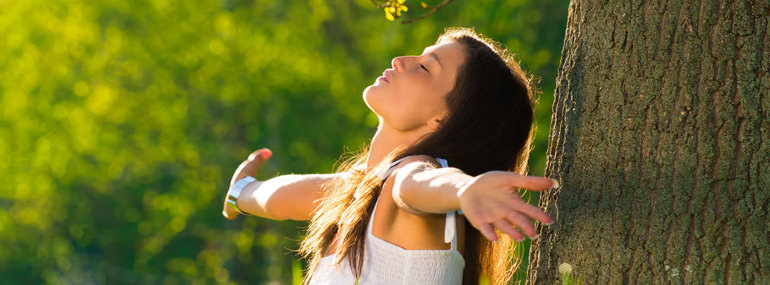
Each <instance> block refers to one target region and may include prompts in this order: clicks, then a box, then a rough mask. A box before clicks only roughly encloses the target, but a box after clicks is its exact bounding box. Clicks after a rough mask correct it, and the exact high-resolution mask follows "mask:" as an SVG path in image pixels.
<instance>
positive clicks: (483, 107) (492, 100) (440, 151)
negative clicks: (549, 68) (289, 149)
mask: <svg viewBox="0 0 770 285" xmlns="http://www.w3.org/2000/svg"><path fill="white" fill-rule="evenodd" d="M445 42H458V43H461V44H462V46H463V48H464V51H465V55H466V56H465V60H464V62H463V64H462V65H461V66H460V67H459V69H458V74H457V78H456V82H455V86H454V88H453V89H452V91H450V92H449V93H448V94H447V95H446V104H447V110H448V114H447V117H446V118H444V120H443V121H442V122H441V125H440V126H439V127H438V128H437V129H436V130H435V131H434V132H432V133H430V134H428V135H426V136H424V137H422V138H420V139H419V140H418V141H417V142H415V143H414V144H412V145H409V146H404V147H402V148H399V149H396V150H394V151H393V152H391V153H390V155H388V157H386V158H385V159H383V161H382V162H381V163H380V164H379V165H378V166H377V167H375V168H373V170H372V171H369V172H367V171H366V167H365V165H366V158H367V156H368V152H367V151H362V152H361V153H360V154H359V155H357V156H355V157H352V158H349V159H348V160H346V161H345V162H344V163H343V164H341V166H340V167H339V168H338V169H339V170H338V171H340V172H343V171H344V172H348V173H350V174H351V175H346V176H344V177H342V178H340V179H335V180H333V181H331V182H329V183H328V184H326V185H324V195H323V198H322V200H321V202H320V204H319V206H318V209H317V210H316V212H315V215H314V216H313V219H312V220H311V222H310V226H309V229H308V235H307V237H306V238H305V239H304V240H303V242H302V245H301V247H300V253H301V254H302V255H303V256H304V257H305V258H309V266H308V271H307V274H306V275H305V283H308V281H309V280H310V278H311V275H312V273H313V272H314V271H315V269H316V267H317V266H318V263H319V261H320V259H321V258H322V257H323V256H324V255H325V252H326V251H327V250H328V249H329V247H330V246H331V244H332V243H333V241H334V239H335V237H339V239H338V244H336V257H335V263H336V264H338V263H340V262H342V261H343V260H344V259H345V257H347V258H348V262H349V264H350V268H351V269H352V270H353V273H354V275H355V276H360V275H361V272H362V267H363V256H364V239H365V236H366V228H367V222H368V221H369V218H370V216H371V214H372V211H373V210H374V204H375V201H376V200H377V198H378V197H379V194H380V192H381V189H382V181H381V180H380V178H378V177H377V175H376V174H375V173H376V172H377V171H378V170H380V169H382V168H383V167H385V166H387V165H388V164H389V163H390V162H392V161H394V160H397V159H400V158H402V157H406V156H410V155H419V154H422V155H429V156H432V157H440V158H444V159H446V160H447V161H448V162H449V164H450V166H452V167H456V168H459V169H461V170H462V171H464V172H465V173H466V174H468V175H472V176H476V175H479V174H482V173H484V172H487V171H491V170H506V171H514V172H518V173H521V174H524V173H525V171H526V165H527V159H528V158H529V152H530V150H531V143H532V134H533V127H532V126H533V117H534V115H533V104H534V99H533V96H534V93H535V89H534V84H533V80H532V78H531V77H530V76H529V75H527V73H526V72H524V71H523V70H522V69H521V67H520V65H519V64H518V62H516V61H515V60H514V58H513V54H511V53H510V52H509V51H508V50H506V49H504V48H502V47H501V45H500V44H499V43H498V42H496V41H494V40H491V39H489V38H487V37H484V36H482V35H479V34H477V33H476V32H475V31H474V30H473V29H469V28H447V29H446V30H445V32H444V33H443V34H441V35H440V36H439V38H438V40H437V41H436V44H440V43H445ZM465 229H466V230H465V248H464V258H465V261H466V263H465V264H466V266H465V269H464V271H463V284H478V282H479V278H480V277H481V276H486V277H488V278H489V280H490V281H491V283H492V284H505V283H507V282H508V281H509V280H510V279H511V277H512V275H513V272H514V270H515V269H516V268H517V267H518V265H519V260H518V258H517V257H516V254H515V253H516V246H517V244H516V243H514V242H513V240H512V239H511V238H510V237H509V236H507V235H503V234H499V233H498V236H499V239H498V242H497V243H494V244H493V243H492V242H490V241H488V240H487V239H486V238H484V237H483V236H482V235H481V234H480V233H479V232H478V230H476V228H474V227H473V226H471V225H470V223H468V222H467V221H466V227H465Z"/></svg>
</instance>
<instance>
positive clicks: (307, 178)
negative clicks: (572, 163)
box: [223, 28, 558, 284]
mask: <svg viewBox="0 0 770 285" xmlns="http://www.w3.org/2000/svg"><path fill="white" fill-rule="evenodd" d="M392 66H393V68H392V69H387V70H385V72H383V76H381V77H379V78H377V80H376V82H375V83H374V84H373V85H372V86H369V87H367V88H366V89H365V90H364V94H363V97H364V101H365V102H366V104H367V106H368V107H369V108H370V109H371V110H372V111H373V112H375V113H376V114H377V116H378V118H379V126H378V128H377V132H376V133H375V135H374V137H373V138H372V141H371V144H370V147H369V149H368V151H365V152H363V153H361V154H360V155H358V157H356V158H354V159H352V160H350V161H348V162H347V163H346V164H345V165H343V166H342V167H341V171H339V172H338V173H335V174H308V175H282V176H278V177H275V178H272V179H270V180H267V181H255V182H252V180H253V178H248V177H247V176H249V175H250V176H254V175H255V173H256V171H257V168H258V167H259V165H260V164H262V163H263V162H264V161H265V160H267V159H268V158H270V156H271V155H272V154H271V152H270V151H269V150H267V149H261V150H257V151H255V152H254V153H252V154H251V156H249V159H248V160H246V161H244V162H243V163H241V165H240V166H239V168H238V169H237V170H236V172H235V174H234V176H233V181H232V183H231V185H235V186H237V187H235V186H233V187H231V191H230V192H229V193H230V194H231V195H228V196H229V197H230V201H231V202H229V203H228V202H226V203H225V209H224V213H223V214H224V215H225V217H227V218H229V219H234V218H235V217H236V216H237V214H238V212H239V211H242V212H241V213H244V212H245V213H249V214H252V215H257V216H261V217H266V218H271V219H294V220H308V219H309V220H310V227H309V231H308V235H307V237H306V238H305V240H304V241H303V242H302V247H301V249H300V251H301V252H302V253H303V254H304V255H305V257H308V258H309V264H310V266H309V269H308V274H306V279H305V283H309V284H353V283H356V282H358V283H359V284H459V283H460V282H462V283H463V284H477V283H478V282H479V278H480V276H481V275H486V276H487V277H488V278H490V281H491V282H492V283H493V284H502V283H506V282H507V281H508V280H510V278H511V274H512V272H513V270H514V269H515V267H516V265H517V263H516V262H514V259H515V258H514V256H513V254H514V250H513V248H514V244H513V242H512V240H511V238H513V239H516V240H518V241H523V239H524V234H526V235H527V236H529V237H530V238H534V237H535V234H536V231H535V227H534V226H533V224H532V222H531V219H534V220H537V221H540V222H543V223H546V224H550V223H551V218H550V217H548V215H546V214H545V213H544V212H543V211H541V210H540V209H538V208H537V207H534V206H531V205H529V204H528V203H526V202H525V201H523V200H522V199H521V198H520V197H519V196H518V195H517V194H518V192H517V191H516V189H518V188H526V189H530V190H537V191H542V190H546V189H549V188H551V187H556V185H558V183H556V181H554V180H550V179H547V178H543V177H531V176H523V175H520V174H519V173H524V171H525V168H526V162H527V158H528V155H529V151H530V143H531V140H532V123H533V114H532V109H533V106H532V104H533V103H532V93H533V91H532V88H533V87H532V86H531V81H530V79H529V78H528V77H527V76H526V74H525V73H524V72H523V71H522V70H521V68H520V67H519V65H518V64H517V63H516V62H515V61H513V58H512V55H511V54H510V53H509V52H508V51H506V50H504V49H501V48H500V47H499V44H498V43H496V42H494V41H492V40H489V39H487V38H485V37H483V36H480V35H478V34H476V33H475V32H474V31H473V30H472V29H467V28H450V29H447V30H446V31H445V32H444V33H443V34H442V35H441V36H439V38H438V40H437V41H436V43H435V44H434V45H432V46H429V47H427V48H426V49H425V51H424V52H423V54H422V55H420V56H401V57H396V58H394V59H393V60H392ZM448 166H451V167H448ZM244 177H247V178H245V180H244V179H243V178H244ZM236 181H237V182H236ZM244 185H245V186H244ZM236 188H237V189H236ZM233 189H236V190H238V189H243V191H242V193H241V194H240V195H234V196H233V195H232V193H233ZM235 192H237V191H235ZM239 209H240V210H239ZM456 210H461V211H458V212H455V211H456ZM457 213H460V214H459V215H458V214H457ZM468 225H470V226H468ZM496 231H499V232H500V233H503V234H504V235H502V234H499V233H498V232H496ZM481 235H483V236H484V237H485V238H481Z"/></svg>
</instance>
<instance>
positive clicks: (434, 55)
mask: <svg viewBox="0 0 770 285" xmlns="http://www.w3.org/2000/svg"><path fill="white" fill-rule="evenodd" d="M429 55H430V56H432V57H433V58H435V59H436V61H437V62H438V65H439V66H441V68H444V65H443V64H441V61H440V60H438V55H436V54H435V53H433V52H431V53H429Z"/></svg>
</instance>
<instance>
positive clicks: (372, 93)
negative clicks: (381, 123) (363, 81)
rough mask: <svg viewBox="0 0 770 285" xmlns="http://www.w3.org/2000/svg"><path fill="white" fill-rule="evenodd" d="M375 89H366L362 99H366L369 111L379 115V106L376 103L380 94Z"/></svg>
mask: <svg viewBox="0 0 770 285" xmlns="http://www.w3.org/2000/svg"><path fill="white" fill-rule="evenodd" d="M374 89H376V87H375V86H373V85H372V86H369V87H366V89H364V94H363V96H362V97H363V98H364V103H366V106H367V107H369V109H370V110H372V112H374V113H375V114H377V115H379V113H378V112H377V105H378V104H376V103H375V102H377V99H376V97H377V93H378V92H377V91H376V90H374Z"/></svg>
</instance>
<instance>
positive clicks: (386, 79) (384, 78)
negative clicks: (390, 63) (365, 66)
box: [381, 70, 390, 83]
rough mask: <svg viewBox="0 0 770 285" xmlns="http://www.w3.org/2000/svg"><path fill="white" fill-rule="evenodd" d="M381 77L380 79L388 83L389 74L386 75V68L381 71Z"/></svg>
mask: <svg viewBox="0 0 770 285" xmlns="http://www.w3.org/2000/svg"><path fill="white" fill-rule="evenodd" d="M381 78H382V80H385V82H387V83H390V76H388V71H387V70H385V71H383V72H382V76H381Z"/></svg>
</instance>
